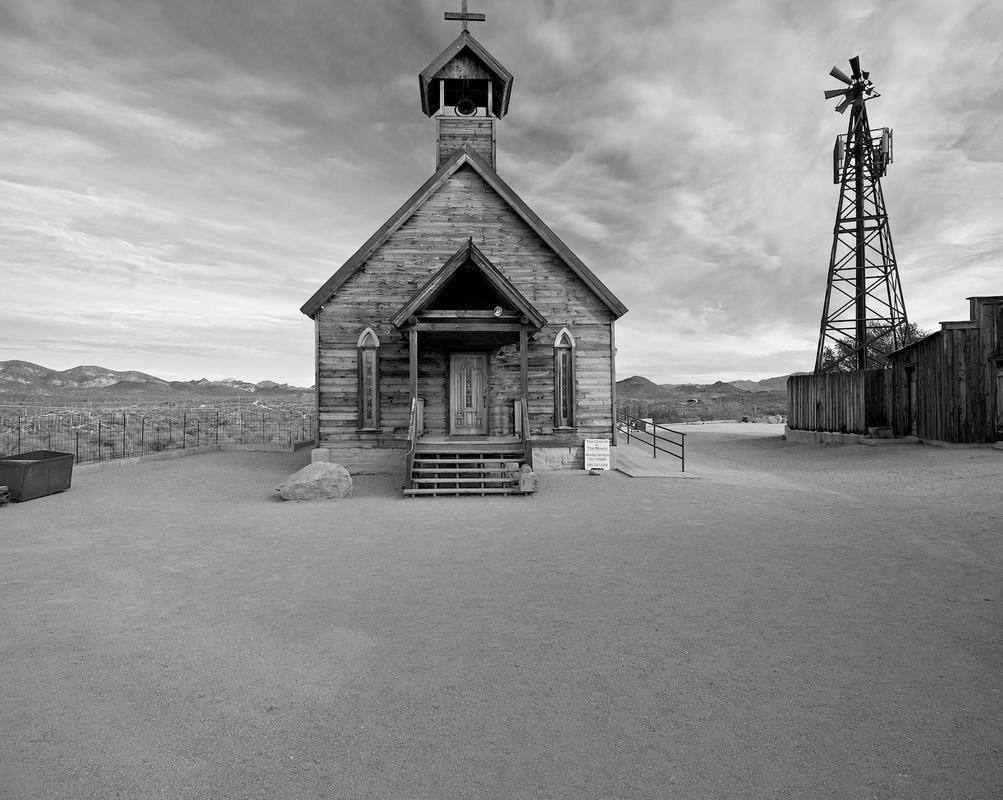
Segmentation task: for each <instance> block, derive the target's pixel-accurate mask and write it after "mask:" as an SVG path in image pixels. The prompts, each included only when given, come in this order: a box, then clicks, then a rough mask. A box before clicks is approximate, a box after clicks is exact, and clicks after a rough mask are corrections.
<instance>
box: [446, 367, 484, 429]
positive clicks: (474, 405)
mask: <svg viewBox="0 0 1003 800" xmlns="http://www.w3.org/2000/svg"><path fill="white" fill-rule="evenodd" d="M487 404H488V357H487V354H486V353H452V354H451V355H450V356H449V432H450V433H451V434H455V435H471V436H476V435H485V434H487V432H488V415H487Z"/></svg>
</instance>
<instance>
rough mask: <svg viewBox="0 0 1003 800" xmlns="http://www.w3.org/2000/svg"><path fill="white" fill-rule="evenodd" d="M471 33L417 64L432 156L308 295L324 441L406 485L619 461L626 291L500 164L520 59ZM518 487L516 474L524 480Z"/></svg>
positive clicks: (464, 17) (494, 479) (482, 480)
mask: <svg viewBox="0 0 1003 800" xmlns="http://www.w3.org/2000/svg"><path fill="white" fill-rule="evenodd" d="M463 6H464V9H463V11H462V12H448V13H447V14H446V19H454V20H460V21H461V22H462V23H463V30H462V31H461V33H460V35H459V36H458V37H457V38H456V40H455V41H453V42H452V44H450V45H449V46H448V47H447V48H446V49H445V50H444V51H443V52H442V53H440V54H439V55H438V56H436V57H435V58H434V59H433V60H432V62H431V63H430V64H429V65H428V66H427V67H426V68H425V69H424V70H422V72H421V74H420V75H419V81H418V84H419V89H420V94H421V110H422V112H423V113H424V114H425V115H426V116H428V117H431V118H433V119H434V120H435V133H436V170H435V172H434V174H433V175H432V176H431V177H430V178H429V179H428V180H427V181H426V182H425V183H424V184H423V185H422V186H421V187H420V188H419V189H418V190H417V191H416V192H415V193H414V194H413V195H412V196H411V197H410V198H408V200H407V201H406V202H405V203H404V205H402V206H401V207H400V208H399V209H398V210H397V212H396V213H395V214H394V215H393V216H392V217H390V219H388V220H387V221H386V222H385V223H384V224H383V225H382V226H381V227H380V228H379V229H378V230H377V231H376V232H375V233H374V234H373V235H372V236H371V237H370V238H369V240H368V241H367V242H365V244H363V245H362V247H360V248H359V249H358V251H357V252H356V253H355V254H354V255H353V256H352V257H351V258H349V259H348V261H346V262H345V264H344V265H343V266H342V267H341V268H340V269H339V270H338V271H337V272H335V273H334V275H332V276H331V278H330V279H329V280H328V281H327V282H326V283H324V285H323V286H321V287H320V288H319V289H318V290H317V292H316V293H315V294H314V295H313V297H311V298H310V300H309V301H307V303H306V304H305V305H304V306H303V307H302V309H301V310H302V312H303V313H304V314H306V315H307V316H309V317H311V318H312V319H313V320H314V323H315V336H316V348H317V349H316V387H317V417H318V447H321V448H328V449H329V450H331V460H332V461H337V462H338V463H340V464H343V465H344V466H345V467H347V468H348V469H349V471H351V472H354V473H374V472H375V473H378V472H400V473H401V474H402V476H403V485H404V491H405V493H406V494H462V493H477V494H491V493H513V492H519V491H521V490H528V489H530V488H531V487H532V484H533V481H532V480H531V478H532V475H531V474H529V473H530V470H546V469H554V468H578V469H581V468H582V467H583V452H584V443H585V441H586V440H587V439H590V440H594V439H607V440H609V441H610V445H611V452H612V454H613V458H614V459H615V445H616V412H615V405H616V398H615V387H616V374H615V368H614V357H615V354H616V345H615V337H614V323H615V321H616V320H617V319H618V318H619V317H620V316H622V315H623V314H624V313H625V312H626V308H625V307H624V305H623V304H622V303H621V302H620V301H619V300H618V299H617V298H616V297H615V296H614V295H613V293H612V292H611V291H610V290H609V289H608V288H606V286H604V285H603V283H602V282H601V281H600V280H599V279H598V278H597V277H596V276H595V275H594V274H593V273H592V272H591V271H590V270H589V269H588V267H586V266H585V264H583V263H582V261H581V260H580V259H579V258H578V257H577V256H576V255H575V254H574V253H572V252H571V250H570V249H569V248H568V247H567V245H565V244H564V242H562V241H561V240H560V239H559V238H558V237H557V235H556V234H555V233H554V232H553V231H552V230H551V229H550V228H549V227H547V225H546V224H545V223H544V222H543V221H542V220H541V219H540V218H539V217H538V216H537V215H536V214H535V213H534V212H533V211H532V209H530V208H529V206H527V205H526V203H525V202H524V201H523V200H522V199H521V198H520V197H519V195H518V194H516V193H515V191H513V190H512V188H511V187H509V186H508V184H506V183H505V182H504V181H503V180H502V179H501V178H500V177H499V175H498V173H497V171H496V157H495V135H496V127H497V125H498V122H499V121H500V120H501V119H503V118H504V117H505V115H506V114H507V113H508V109H509V100H510V97H511V93H512V74H511V73H510V72H509V71H508V70H507V69H505V67H503V66H502V65H501V64H500V63H499V62H498V61H497V59H495V58H494V57H493V56H492V55H491V54H490V53H489V52H488V51H487V50H486V49H485V48H484V46H483V45H481V44H480V43H479V42H478V41H477V40H476V39H475V38H474V37H473V36H472V35H471V34H470V32H469V31H468V30H467V22H468V21H469V20H478V21H481V20H483V19H484V15H483V14H473V13H467V11H466V2H465V0H464V3H463ZM520 487H521V489H520Z"/></svg>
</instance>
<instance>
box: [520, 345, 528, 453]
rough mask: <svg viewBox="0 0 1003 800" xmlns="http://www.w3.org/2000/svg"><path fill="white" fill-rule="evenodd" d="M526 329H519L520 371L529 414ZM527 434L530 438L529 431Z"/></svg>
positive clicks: (525, 405) (524, 403)
mask: <svg viewBox="0 0 1003 800" xmlns="http://www.w3.org/2000/svg"><path fill="white" fill-rule="evenodd" d="M527 344H528V340H527V336H526V328H525V327H522V328H520V329H519V371H520V373H521V378H522V407H523V408H525V409H526V413H527V414H528V413H529V354H528V353H527V352H526V351H527V349H528V348H527ZM525 434H526V435H527V436H528V435H529V431H526V432H525Z"/></svg>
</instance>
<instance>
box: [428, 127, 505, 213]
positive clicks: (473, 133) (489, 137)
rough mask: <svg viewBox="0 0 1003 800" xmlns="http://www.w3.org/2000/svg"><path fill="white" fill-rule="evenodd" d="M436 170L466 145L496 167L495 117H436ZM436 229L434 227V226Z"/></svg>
mask: <svg viewBox="0 0 1003 800" xmlns="http://www.w3.org/2000/svg"><path fill="white" fill-rule="evenodd" d="M435 133H436V150H437V153H438V159H437V161H436V163H435V166H436V168H438V167H441V166H442V165H443V164H444V163H445V162H446V161H448V160H449V158H450V157H451V156H452V155H453V153H455V152H456V151H457V150H460V149H461V148H462V147H463V146H464V145H467V146H469V147H470V149H471V150H473V151H474V152H475V153H477V155H479V156H481V158H483V159H484V160H485V161H487V162H488V163H489V164H490V165H491V166H492V167H494V166H495V121H494V118H493V117H436V118H435ZM433 227H434V226H433Z"/></svg>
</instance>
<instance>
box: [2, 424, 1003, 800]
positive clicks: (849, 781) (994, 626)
mask: <svg viewBox="0 0 1003 800" xmlns="http://www.w3.org/2000/svg"><path fill="white" fill-rule="evenodd" d="M685 430H687V432H688V433H690V437H689V440H688V465H687V469H688V471H692V472H693V473H694V474H695V475H697V476H698V477H697V479H695V480H673V479H642V478H637V479H632V478H628V477H626V476H623V475H618V474H609V475H603V476H596V477H590V476H586V475H584V474H583V473H581V472H575V473H546V474H544V475H543V477H542V482H541V489H540V491H539V493H538V494H537V495H536V496H533V497H525V498H521V497H518V498H517V497H512V498H442V499H424V498H422V499H414V500H405V499H403V498H400V497H399V496H398V495H397V493H396V491H395V485H394V481H393V480H391V479H389V478H381V477H360V478H358V479H357V481H356V496H355V497H354V498H353V499H351V500H349V501H341V502H329V503H324V504H310V503H284V502H282V501H280V500H278V499H277V495H275V494H274V492H273V487H274V486H275V485H277V484H278V483H279V482H280V481H281V480H282V479H283V478H285V477H286V476H287V475H288V474H289V473H291V472H293V471H294V470H295V469H297V468H298V467H299V466H301V465H302V464H304V463H306V462H307V461H308V459H309V452H308V451H306V452H301V453H297V454H256V453H214V454H210V455H202V456H196V457H192V458H186V459H179V460H174V461H163V462H150V463H144V464H140V465H135V466H131V467H128V468H121V469H111V470H102V471H100V472H81V473H79V474H75V475H74V481H73V488H72V489H71V490H70V491H68V492H63V493H61V494H59V495H53V496H50V497H46V498H41V499H38V500H33V501H30V502H27V503H22V504H14V505H10V506H7V507H6V508H0V581H2V584H0V598H2V604H0V607H2V612H3V613H2V615H0V657H2V667H3V680H2V685H0V733H2V736H0V797H3V798H18V799H19V800H21V799H22V798H24V799H28V798H47V799H48V798H147V797H169V798H269V799H271V798H467V797H470V798H575V799H576V800H578V799H579V798H893V797H894V798H910V799H915V798H987V799H988V798H999V797H1001V796H1003V755H1001V752H1000V751H1001V749H1003V723H1001V719H1003V714H1001V711H1003V703H1001V695H1000V690H1001V688H1003V680H1001V678H1003V641H1001V634H1003V614H1001V610H1003V596H1001V595H1003V593H1001V587H1003V580H1001V574H1003V573H1001V569H1000V568H1001V561H1003V558H1001V555H1003V452H1000V451H998V450H981V449H979V450H968V449H965V450H961V449H955V450H945V449H938V448H932V447H925V446H918V445H892V446H887V447H878V448H868V447H861V446H855V445H848V446H836V447H815V446H808V445H794V444H788V443H786V442H784V441H782V440H781V438H780V437H779V435H778V433H779V429H778V427H777V426H768V425H730V426H729V425H708V426H692V427H688V428H686V429H685Z"/></svg>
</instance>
